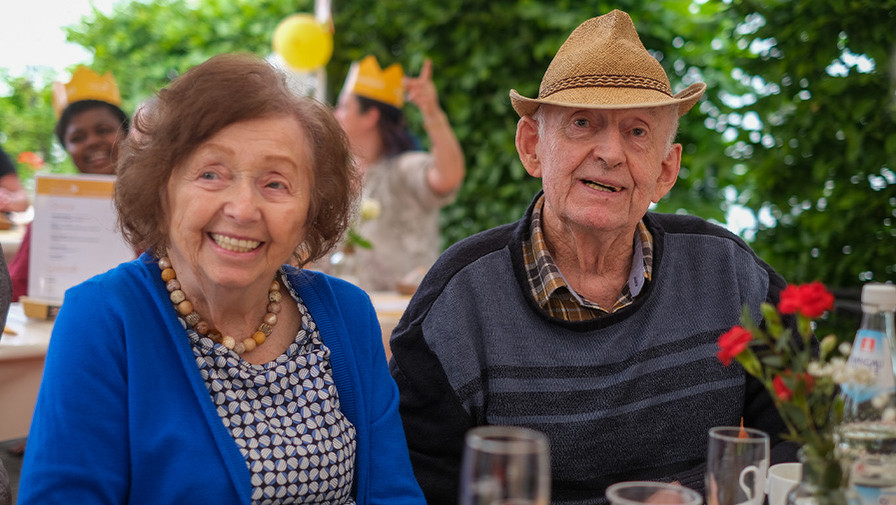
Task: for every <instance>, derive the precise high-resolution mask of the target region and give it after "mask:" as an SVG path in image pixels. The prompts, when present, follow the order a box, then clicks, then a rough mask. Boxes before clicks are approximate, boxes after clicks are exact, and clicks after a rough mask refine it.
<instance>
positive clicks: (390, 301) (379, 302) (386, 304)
mask: <svg viewBox="0 0 896 505" xmlns="http://www.w3.org/2000/svg"><path fill="white" fill-rule="evenodd" d="M370 301H371V302H372V303H373V308H374V309H375V310H376V317H377V319H379V321H380V330H382V332H383V347H385V348H386V359H387V360H388V359H389V358H390V357H391V356H392V351H391V350H390V349H389V337H390V336H391V335H392V330H393V329H395V326H396V325H398V321H399V320H400V319H401V315H402V314H404V309H406V308H407V306H408V302H409V301H411V297H410V296H409V295H402V294H399V293H395V292H391V291H389V292H386V291H383V292H373V293H370Z"/></svg>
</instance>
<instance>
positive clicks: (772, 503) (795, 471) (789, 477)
mask: <svg viewBox="0 0 896 505" xmlns="http://www.w3.org/2000/svg"><path fill="white" fill-rule="evenodd" d="M802 474H803V465H802V464H800V463H778V464H777V465H772V466H771V468H769V469H768V480H766V486H768V505H785V504H786V503H787V494H788V493H790V491H791V490H792V489H793V488H794V487H796V485H797V484H799V482H800V479H801V478H802Z"/></svg>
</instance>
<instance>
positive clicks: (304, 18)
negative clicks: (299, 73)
mask: <svg viewBox="0 0 896 505" xmlns="http://www.w3.org/2000/svg"><path fill="white" fill-rule="evenodd" d="M273 46H274V52H275V53H277V54H279V55H280V57H282V58H283V60H284V61H285V62H286V63H287V64H289V66H291V67H293V68H295V69H297V70H314V69H316V68H318V67H321V66H323V65H326V64H327V62H328V61H330V56H332V55H333V34H332V33H330V31H329V30H328V29H327V27H326V26H324V25H323V24H322V23H320V22H319V21H318V20H317V19H315V18H314V16H312V15H311V14H293V15H291V16H289V17H287V18H285V19H283V21H281V22H280V24H278V25H277V28H276V29H275V30H274V44H273Z"/></svg>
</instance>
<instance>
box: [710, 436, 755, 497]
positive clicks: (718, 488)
mask: <svg viewBox="0 0 896 505" xmlns="http://www.w3.org/2000/svg"><path fill="white" fill-rule="evenodd" d="M768 458H769V441H768V435H767V434H766V433H765V432H762V431H760V430H756V429H753V428H743V427H738V426H716V427H715V428H711V429H710V430H709V449H708V450H707V456H706V503H707V505H762V502H763V500H764V499H765V480H766V476H767V475H768V461H769V460H768Z"/></svg>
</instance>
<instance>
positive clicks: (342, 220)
mask: <svg viewBox="0 0 896 505" xmlns="http://www.w3.org/2000/svg"><path fill="white" fill-rule="evenodd" d="M134 128H135V129H136V130H137V131H138V132H139V134H138V135H137V136H132V137H131V138H130V139H128V140H127V141H126V142H125V144H124V149H123V152H122V159H121V160H120V165H119V174H118V179H117V181H116V192H115V200H116V206H117V208H118V213H119V220H120V223H121V227H122V230H123V231H124V234H125V236H126V237H127V238H128V240H129V241H130V243H131V244H132V246H133V247H134V248H135V249H138V250H145V251H147V252H146V253H144V254H143V255H141V256H140V258H138V259H136V260H134V261H132V262H129V263H124V264H122V265H120V266H119V267H117V268H115V269H113V270H111V271H110V272H107V273H106V274H103V275H100V276H97V277H95V278H93V279H91V280H88V281H87V282H85V283H83V284H81V285H79V286H76V287H74V288H72V289H71V290H69V291H68V292H67V293H66V297H65V303H64V304H63V306H62V309H61V310H60V312H59V315H58V316H57V319H56V323H55V326H54V328H53V336H52V340H51V342H52V343H51V344H50V349H49V352H48V353H47V360H46V365H45V375H44V379H43V383H42V385H41V391H40V395H39V397H38V402H37V408H36V410H35V415H34V422H33V426H32V430H31V433H30V439H29V447H28V451H27V452H26V455H25V461H24V465H23V470H22V481H21V486H20V490H21V491H20V494H19V503H20V504H32V503H79V504H84V503H119V504H120V503H132V504H137V503H190V504H191V505H197V504H203V503H208V504H215V505H220V504H222V503H250V502H251V503H333V504H352V503H357V504H358V505H363V504H368V503H371V504H376V503H390V504H399V505H400V504H416V503H419V504H422V503H424V501H423V495H422V493H421V491H420V489H419V487H418V486H417V482H416V480H415V479H414V475H413V472H412V469H411V466H410V461H409V457H408V452H407V446H406V444H405V439H404V434H403V430H402V426H401V421H400V418H399V416H398V393H397V388H396V386H395V383H394V382H393V381H392V379H391V377H390V376H389V372H388V370H387V366H386V361H385V353H384V349H383V347H382V340H381V336H380V329H379V324H378V323H377V317H376V313H375V312H374V309H373V306H372V305H371V303H370V299H369V298H368V296H367V295H366V294H365V293H364V292H363V291H361V290H360V289H358V288H356V287H354V286H352V285H350V284H348V283H346V282H343V281H341V280H339V279H336V278H333V277H328V276H326V275H324V274H321V273H318V272H312V271H308V270H304V269H302V268H299V267H295V266H290V265H288V264H290V263H297V264H299V265H302V264H304V263H305V262H308V261H313V260H314V259H317V258H320V257H321V256H322V255H323V254H325V253H326V252H327V251H328V250H329V249H330V248H331V247H333V245H335V244H336V243H337V242H338V241H339V240H340V238H341V236H342V234H343V232H344V231H345V229H346V228H347V226H348V224H349V219H350V216H351V204H352V202H353V200H354V198H355V197H356V195H357V191H358V188H357V183H356V177H355V173H354V170H353V165H352V163H351V159H350V156H349V151H348V147H347V142H346V140H345V138H344V135H343V134H342V131H341V129H340V127H339V124H338V123H337V122H336V121H335V119H334V118H333V116H332V114H331V113H330V112H329V111H328V110H327V109H326V108H325V107H324V106H322V105H321V104H318V103H317V102H314V101H312V100H310V99H307V98H301V97H297V96H295V95H293V94H292V93H291V92H290V90H289V88H288V87H287V84H286V81H285V79H284V76H283V75H281V74H280V73H279V72H278V71H277V70H275V69H274V68H273V67H271V66H270V65H269V64H267V63H266V62H264V61H263V60H260V59H258V58H256V57H252V56H238V55H221V56H217V57H214V58H212V59H210V60H209V61H207V62H205V63H203V64H201V65H199V66H197V67H194V68H193V69H191V70H190V71H188V72H187V73H185V74H183V76H181V77H180V78H178V79H177V80H175V81H174V82H173V83H171V85H170V86H169V87H167V88H166V89H163V90H162V91H161V92H159V94H158V97H157V100H156V101H154V102H153V104H152V107H151V111H150V113H148V114H143V113H142V112H141V111H138V113H137V116H136V118H135V121H134Z"/></svg>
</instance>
